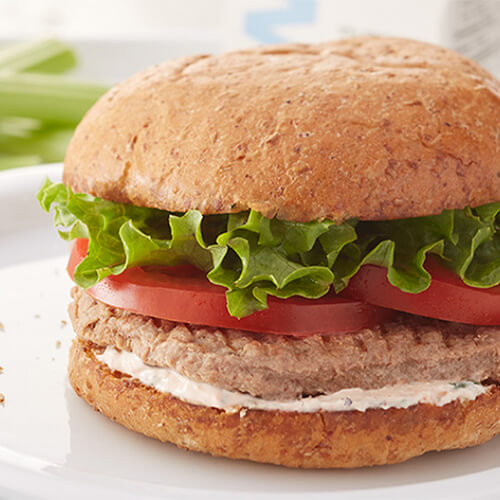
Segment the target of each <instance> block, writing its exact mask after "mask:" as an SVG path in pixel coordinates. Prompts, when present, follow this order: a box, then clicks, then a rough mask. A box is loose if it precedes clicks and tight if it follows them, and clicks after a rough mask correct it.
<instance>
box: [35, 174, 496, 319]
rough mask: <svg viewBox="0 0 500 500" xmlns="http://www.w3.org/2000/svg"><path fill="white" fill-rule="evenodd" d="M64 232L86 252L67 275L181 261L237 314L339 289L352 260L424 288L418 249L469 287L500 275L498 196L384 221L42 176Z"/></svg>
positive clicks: (80, 279) (93, 277) (46, 205)
mask: <svg viewBox="0 0 500 500" xmlns="http://www.w3.org/2000/svg"><path fill="white" fill-rule="evenodd" d="M38 200H39V202H40V204H41V206H42V208H43V209H44V210H46V211H47V212H49V211H50V209H51V207H53V208H54V214H55V215H54V223H55V225H56V227H57V228H58V229H59V234H60V235H61V237H62V238H64V239H66V240H72V239H75V238H87V239H88V240H89V251H88V255H87V257H86V258H85V259H84V260H83V261H82V262H81V263H80V264H79V265H78V266H77V268H76V269H75V273H74V276H73V279H74V281H75V282H76V283H77V285H79V286H81V287H82V288H85V289H87V288H90V287H91V286H93V285H95V284H96V283H98V282H99V281H101V280H102V279H104V278H106V277H107V276H109V275H112V274H115V275H116V274H120V273H122V272H123V271H124V270H125V269H127V268H130V267H135V266H143V265H165V266H170V265H176V264H178V263H181V262H188V263H191V264H193V265H194V266H196V267H198V268H199V269H201V270H203V271H204V272H206V273H207V278H208V279H209V280H210V281H211V282H212V283H215V284H217V285H221V286H224V287H226V288H227V289H228V290H227V292H226V297H227V306H228V310H229V312H230V314H231V315H233V316H236V317H238V318H241V317H244V316H247V315H249V314H252V313H253V312H256V311H259V310H263V309H265V308H266V307H267V296H268V295H273V296H275V297H280V298H288V297H291V296H300V297H306V298H311V299H315V298H319V297H321V296H323V295H325V294H326V293H328V292H329V290H330V289H331V288H332V287H333V288H334V290H335V291H336V292H339V291H341V290H342V289H343V288H345V287H346V286H347V284H348V282H349V279H350V278H351V277H352V276H354V275H355V274H356V273H357V272H358V271H359V269H360V268H361V266H363V265H365V264H375V265H378V266H383V267H386V268H387V277H388V279H389V281H390V282H391V283H392V284H393V285H394V286H397V287H398V288H400V289H401V290H403V291H405V292H409V293H419V292H422V291H424V290H425V289H426V288H428V287H429V285H430V281H431V276H430V275H429V273H428V272H427V271H426V270H425V268H424V262H425V259H426V257H427V255H428V254H436V255H437V256H439V258H441V260H442V263H443V264H444V265H445V266H447V267H448V268H450V269H451V270H453V272H455V273H456V274H457V275H458V276H460V277H461V278H462V280H463V281H464V282H465V283H466V284H468V285H469V286H473V287H491V286H496V285H498V284H499V283H500V230H499V226H500V203H493V204H489V205H484V206H482V207H478V208H475V209H470V208H465V209H464V210H445V211H443V212H442V213H441V214H439V215H432V216H427V217H417V218H412V219H400V220H392V221H356V220H349V221H346V222H344V223H342V224H336V223H335V222H333V221H329V220H324V221H320V222H318V221H313V222H307V223H303V222H291V221H283V220H278V219H267V218H265V217H263V216H262V215H261V214H259V213H258V212H256V211H253V210H251V211H249V212H245V213H238V214H231V215H208V216H207V215H205V216H204V215H202V214H201V213H200V212H198V211H196V210H190V211H188V212H186V213H184V214H173V213H169V212H166V211H162V210H157V209H151V208H145V207H136V206H133V205H128V204H121V203H115V202H111V201H106V200H102V199H100V198H95V197H92V196H90V195H86V194H81V193H73V192H72V191H71V189H70V188H68V187H66V186H65V185H63V184H61V183H52V182H50V181H49V180H47V181H46V182H45V183H44V185H43V186H42V188H41V190H40V192H39V193H38Z"/></svg>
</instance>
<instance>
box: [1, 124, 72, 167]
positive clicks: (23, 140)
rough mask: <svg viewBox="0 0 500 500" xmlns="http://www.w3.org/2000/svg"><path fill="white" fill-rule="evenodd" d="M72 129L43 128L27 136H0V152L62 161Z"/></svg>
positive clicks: (48, 160) (43, 159)
mask: <svg viewBox="0 0 500 500" xmlns="http://www.w3.org/2000/svg"><path fill="white" fill-rule="evenodd" d="M72 135H73V129H64V128H63V129H59V128H57V129H54V128H43V129H41V130H37V131H34V132H33V133H32V134H30V135H28V136H27V137H9V138H5V137H4V138H2V137H1V136H0V152H1V153H7V154H9V155H36V156H39V157H40V158H41V160H42V162H43V163H51V162H56V161H62V160H63V159H64V154H65V153H66V148H67V146H68V143H69V141H70V139H71V136H72Z"/></svg>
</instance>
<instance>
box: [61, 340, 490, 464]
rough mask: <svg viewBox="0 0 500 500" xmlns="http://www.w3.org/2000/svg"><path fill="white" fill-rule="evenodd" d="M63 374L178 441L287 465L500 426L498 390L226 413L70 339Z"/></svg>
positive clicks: (436, 446)
mask: <svg viewBox="0 0 500 500" xmlns="http://www.w3.org/2000/svg"><path fill="white" fill-rule="evenodd" d="M69 379H70V382H71V384H72V386H73V388H74V389H75V391H76V393H77V394H78V395H79V396H81V397H82V398H83V399H84V400H85V401H87V402H88V403H89V404H90V405H92V406H93V407H94V408H95V409H96V410H98V411H100V412H102V413H104V414H105V415H107V416H108V417H110V418H111V419H113V420H115V421H116V422H118V423H119V424H121V425H124V426H125V427H127V428H129V429H131V430H134V431H137V432H140V433H142V434H145V435H146V436H149V437H153V438H155V439H159V440H160V441H169V442H172V443H174V444H176V445H177V446H179V447H181V448H187V449H190V450H195V451H202V452H205V453H211V454H212V455H216V456H224V457H228V458H238V459H247V460H253V461H257V462H267V463H273V464H279V465H285V466H288V467H304V468H330V467H340V468H353V467H362V466H367V465H381V464H390V463H397V462H402V461H404V460H408V459H409V458H412V457H415V456H418V455H421V454H423V453H426V452H427V451H432V450H447V449H453V448H465V447H467V446H475V445H479V444H481V443H483V442H485V441H487V440H488V439H491V438H492V437H493V436H495V435H496V434H498V433H499V432H500V420H499V418H498V415H499V413H500V390H499V389H498V388H496V386H495V388H493V389H491V390H490V391H489V392H488V393H485V394H483V395H481V396H479V397H478V398H476V399H475V400H473V401H467V402H460V401H454V402H452V403H450V404H447V405H445V406H442V407H437V406H432V405H427V404H418V405H415V406H412V407H410V408H407V409H389V410H380V409H376V410H368V411H366V412H364V413H363V412H358V411H350V412H316V413H292V412H290V413H283V412H279V411H256V410H246V411H242V412H236V413H226V412H224V411H222V410H217V409H215V408H209V407H203V406H196V405H192V404H189V403H185V402H183V401H181V400H180V399H177V398H175V397H173V396H170V395H167V394H163V393H161V392H159V391H157V390H155V389H153V388H151V387H147V386H145V385H143V384H142V383H141V382H139V381H138V380H135V379H132V378H130V377H128V376H125V375H123V374H121V373H120V372H111V371H110V370H109V368H108V367H107V366H106V365H104V364H102V363H100V362H99V361H98V360H97V358H96V357H95V354H94V350H93V348H92V346H91V344H88V343H83V342H82V341H79V340H75V341H74V342H73V346H72V348H71V353H70V361H69Z"/></svg>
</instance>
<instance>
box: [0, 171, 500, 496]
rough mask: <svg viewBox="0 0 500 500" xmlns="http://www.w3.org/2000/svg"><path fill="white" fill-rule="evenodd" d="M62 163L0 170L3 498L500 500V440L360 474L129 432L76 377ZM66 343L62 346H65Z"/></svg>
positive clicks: (0, 463)
mask: <svg viewBox="0 0 500 500" xmlns="http://www.w3.org/2000/svg"><path fill="white" fill-rule="evenodd" d="M47 174H49V175H50V177H52V178H53V179H55V178H57V177H59V176H60V168H59V167H57V166H56V167H54V166H52V167H47V166H45V167H36V168H29V169H23V170H17V171H13V172H7V173H3V174H0V214H1V215H0V266H3V267H2V268H0V321H1V322H2V323H3V325H4V328H5V330H4V331H3V332H0V365H1V366H2V367H3V368H4V372H3V374H2V375H0V392H1V393H3V394H5V406H3V407H1V406H0V498H16V499H17V498H64V499H68V498H77V499H79V498H82V499H83V498H94V499H95V498H106V499H113V498H117V499H118V498H120V499H129V498H139V497H140V498H161V497H163V498H164V497H168V498H173V499H177V498H179V499H180V498H182V499H221V498H223V499H224V498H236V497H237V498H257V499H261V500H264V499H276V498H277V497H278V498H286V499H298V498H304V499H320V498H329V499H332V498H333V499H338V498H342V499H359V498H367V497H369V498H383V499H384V500H387V499H393V498H394V499H396V498H397V499H400V498H407V499H411V498H423V497H424V496H425V497H426V498H428V499H434V498H435V499H437V498H440V499H442V498H450V499H451V498H453V499H457V498H500V484H499V481H498V477H499V474H500V441H499V440H498V439H496V440H493V441H490V442H489V443H487V444H486V445H483V446H481V447H477V448H472V449H468V450H463V451H453V452H443V453H430V454H428V455H425V456H423V457H420V458H417V459H414V460H411V461H409V462H407V463H404V464H399V465H395V466H388V467H377V468H371V469H361V470H355V471H335V470H334V471H307V470H290V469H285V468H280V467H275V466H269V465H258V464H252V463H248V462H239V461H230V460H226V459H220V458H212V457H210V456H205V455H201V454H199V453H192V452H186V451H183V450H179V449H177V448H176V447H175V446H171V445H168V444H161V443H159V442H156V441H154V440H151V439H148V438H145V437H143V436H140V435H138V434H135V433H132V432H130V431H127V430H125V429H124V428H122V427H120V426H119V425H117V424H114V423H112V422H111V421H110V420H108V419H107V418H105V417H104V416H102V415H100V414H98V413H96V412H94V411H93V410H92V409H91V408H90V407H89V406H87V405H86V404H85V403H84V402H82V401H81V400H80V399H78V398H77V397H76V396H75V394H74V393H73V391H72V390H71V388H70V387H69V384H68V382H67V380H66V374H65V366H66V358H67V348H68V345H69V342H70V340H71V337H72V335H73V334H72V332H71V327H70V326H69V325H67V324H66V323H65V322H66V321H67V315H66V304H67V302H68V300H69V288H70V281H69V279H68V278H67V277H66V274H65V272H64V266H65V257H64V256H63V254H64V253H65V252H66V245H65V244H62V243H61V242H59V240H58V238H57V236H56V232H55V231H54V229H53V228H52V222H51V218H49V217H48V216H47V215H45V214H43V213H42V211H41V210H40V209H39V208H38V206H37V203H36V201H35V199H34V197H35V193H36V191H37V189H38V188H39V186H40V184H41V183H42V181H43V178H44V177H45V176H46V175H47ZM59 342H60V344H59Z"/></svg>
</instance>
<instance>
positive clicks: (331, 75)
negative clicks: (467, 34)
mask: <svg viewBox="0 0 500 500" xmlns="http://www.w3.org/2000/svg"><path fill="white" fill-rule="evenodd" d="M39 201H40V203H41V205H42V207H43V208H44V209H45V210H47V211H49V210H50V209H51V207H52V208H53V210H54V211H55V224H56V226H57V227H58V229H59V232H60V234H61V236H62V237H63V238H65V239H67V240H74V244H73V249H72V253H71V257H70V261H69V264H68V271H69V273H70V275H71V277H72V279H73V280H74V282H75V284H76V286H75V288H74V289H73V291H72V296H73V302H72V304H71V305H70V306H69V312H70V317H71V320H72V323H73V327H74V330H75V332H76V339H75V341H74V342H73V345H72V348H71V352H70V359H69V380H70V382H71V384H72V386H73V388H74V389H75V391H76V393H77V394H78V395H79V396H81V397H82V398H83V399H84V400H85V401H87V402H88V403H89V404H90V405H91V406H93V407H94V408H95V409H96V410H98V411H100V412H102V413H104V414H105V415H106V416H108V417H109V418H111V419H113V420H115V421H116V422H118V423H120V424H122V425H124V426H125V427H127V428H129V429H131V430H134V431H137V432H140V433H143V434H145V435H147V436H150V437H153V438H156V439H159V440H161V441H168V442H171V443H174V444H176V445H177V446H179V447H182V448H187V449H190V450H196V451H202V452H207V453H211V454H212V455H217V456H225V457H229V458H237V459H248V460H253V461H257V462H267V463H274V464H281V465H284V466H290V467H307V468H330V467H341V468H351V467H360V466H367V465H375V464H389V463H395V462H401V461H404V460H407V459H409V458H411V457H414V456H417V455H421V454H423V453H425V452H427V451H430V450H445V449H451V448H463V447H468V446H474V445H479V444H481V443H483V442H485V441H487V440H489V439H491V438H492V437H493V436H495V435H496V434H497V433H498V432H500V389H499V387H498V382H499V380H500V286H499V283H500V215H499V214H500V83H499V82H498V81H497V80H495V78H494V77H493V76H492V75H490V74H489V73H488V72H487V71H485V70H484V69H482V68H481V67H480V66H479V65H478V64H476V63H474V62H472V61H471V60H469V59H467V58H465V57H463V56H461V55H459V54H457V53H454V52H451V51H449V50H447V49H444V48H439V47H436V46H433V45H428V44H425V43H421V42H417V41H410V40H403V39H392V38H374V37H358V38H351V39H346V40H340V41H334V42H329V43H323V44H319V45H273V46H264V47H259V48H253V49H249V50H244V51H239V52H232V53H227V54H222V55H217V56H206V55H204V56H194V57H186V58H182V59H178V60H174V61H170V62H167V63H165V64H160V65H157V66H155V67H153V68H151V69H148V70H146V71H144V72H142V73H140V74H138V75H136V76H133V77H131V78H130V79H129V80H127V81H125V82H124V83H121V84H119V85H117V86H116V87H114V88H113V89H111V90H110V91H109V92H108V93H107V94H106V95H105V96H103V97H102V98H101V99H100V101H99V102H98V103H97V104H96V105H95V106H94V107H93V108H92V109H91V110H90V111H89V112H88V114H87V115H86V116H85V118H84V119H83V121H82V122H81V124H80V125H79V127H78V129H77V131H76V133H75V135H74V137H73V139H72V141H71V144H70V146H69V148H68V151H67V155H66V159H65V164H64V175H63V183H52V182H50V181H49V180H47V181H46V183H45V184H44V186H43V187H42V189H41V191H40V193H39ZM89 432H90V430H89Z"/></svg>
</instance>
